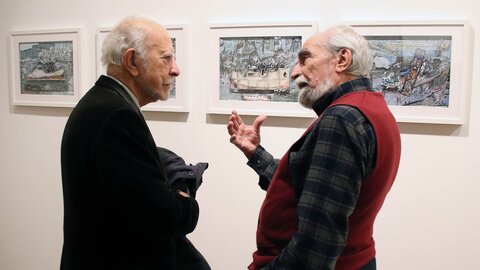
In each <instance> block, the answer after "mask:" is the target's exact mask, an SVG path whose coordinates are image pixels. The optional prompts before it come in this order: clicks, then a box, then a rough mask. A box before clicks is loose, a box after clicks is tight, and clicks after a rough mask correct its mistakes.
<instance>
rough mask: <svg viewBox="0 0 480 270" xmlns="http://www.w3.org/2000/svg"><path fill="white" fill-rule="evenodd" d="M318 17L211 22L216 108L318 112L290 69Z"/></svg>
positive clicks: (212, 93)
mask: <svg viewBox="0 0 480 270" xmlns="http://www.w3.org/2000/svg"><path fill="white" fill-rule="evenodd" d="M316 31H317V25H316V23H314V22H303V23H302V22H299V23H288V24H287V23H284V24H282V23H278V24H263V25H250V24H244V25H220V24H212V25H210V41H211V43H210V48H211V50H210V57H209V59H211V60H212V64H210V68H211V70H210V74H211V76H210V78H211V80H212V81H211V87H210V89H209V107H208V113H210V114H230V113H231V111H232V110H236V111H237V112H239V113H240V114H245V115H259V114H265V115H271V116H282V117H283V116H285V117H287V116H289V117H315V113H313V111H311V110H308V109H306V108H304V107H302V106H301V105H300V104H299V103H298V101H297V100H298V93H299V91H298V89H297V87H296V85H295V82H294V81H291V80H290V74H291V71H292V69H293V67H294V66H295V63H296V61H297V56H298V52H299V51H300V49H301V48H302V44H303V43H304V42H305V40H306V39H307V38H309V37H310V36H312V35H313V34H315V33H316Z"/></svg>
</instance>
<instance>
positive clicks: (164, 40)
mask: <svg viewBox="0 0 480 270" xmlns="http://www.w3.org/2000/svg"><path fill="white" fill-rule="evenodd" d="M147 39H148V41H147V46H148V47H149V48H153V49H158V50H159V51H161V52H165V51H173V45H172V40H171V39H170V36H169V35H168V32H167V30H165V29H164V28H163V27H161V26H156V27H152V29H151V30H150V31H149V38H147Z"/></svg>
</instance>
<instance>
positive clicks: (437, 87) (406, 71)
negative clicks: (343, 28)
mask: <svg viewBox="0 0 480 270" xmlns="http://www.w3.org/2000/svg"><path fill="white" fill-rule="evenodd" d="M351 26H352V27H354V29H355V30H357V31H358V32H359V33H360V34H362V35H363V36H364V37H365V38H366V39H367V41H368V43H369V45H370V52H371V54H372V57H373V67H372V72H371V77H372V84H373V87H374V89H375V90H376V91H378V92H382V93H383V94H384V96H385V100H386V102H387V103H388V105H389V107H390V109H391V110H392V112H393V114H394V115H395V117H396V119H397V121H398V122H411V123H432V124H463V123H464V121H465V113H466V109H467V107H468V106H467V98H468V95H469V93H470V89H469V87H470V86H469V84H468V79H469V78H468V77H469V76H468V74H469V73H470V72H471V71H470V69H471V68H470V67H469V64H468V63H469V62H470V59H469V58H470V57H471V55H470V53H471V48H470V46H471V42H470V35H469V26H468V25H467V24H466V23H465V22H436V23H425V22H422V23H414V22H412V23H405V22H403V23H398V22H397V23H395V22H389V23H353V24H351Z"/></svg>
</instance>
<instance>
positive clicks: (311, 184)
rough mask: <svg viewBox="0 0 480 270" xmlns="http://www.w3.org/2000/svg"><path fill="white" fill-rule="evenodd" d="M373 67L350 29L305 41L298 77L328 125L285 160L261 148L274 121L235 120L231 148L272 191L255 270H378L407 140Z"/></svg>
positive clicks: (321, 124) (308, 102)
mask: <svg viewBox="0 0 480 270" xmlns="http://www.w3.org/2000/svg"><path fill="white" fill-rule="evenodd" d="M371 63H372V60H371V56H370V53H369V46H368V43H367V41H366V40H365V39H364V38H363V37H362V36H360V35H359V34H357V33H356V32H355V31H354V30H353V29H352V28H351V27H348V26H342V25H340V26H335V27H332V28H330V29H328V30H326V31H325V32H322V33H319V34H317V35H315V36H313V37H311V38H310V39H308V40H307V41H306V42H305V44H304V45H303V47H302V49H301V51H300V52H299V54H298V62H297V64H296V66H295V67H294V69H293V71H292V74H291V78H292V80H295V81H296V84H297V86H298V88H299V89H300V95H299V102H300V103H301V104H302V105H303V106H305V107H307V108H310V109H313V110H314V111H315V113H316V114H317V115H318V118H317V119H316V120H315V121H314V122H313V123H312V124H311V126H310V127H309V128H308V129H307V130H306V131H305V133H304V134H303V136H301V137H300V138H299V139H298V140H297V141H296V142H295V143H294V144H293V145H292V146H291V147H290V148H289V149H288V150H287V152H286V153H285V155H284V156H283V158H281V159H280V160H277V159H274V158H273V157H272V155H271V154H269V153H268V152H267V151H266V150H265V149H264V148H263V147H262V146H261V145H260V126H261V125H262V123H263V122H264V121H265V119H266V117H265V116H259V117H257V118H256V119H255V121H254V123H253V124H252V125H251V126H247V125H245V124H244V123H243V121H242V119H241V118H240V116H239V115H238V114H237V113H236V112H233V113H232V115H231V116H230V120H229V123H228V125H227V129H228V133H229V134H230V142H231V143H232V144H234V145H235V146H237V147H238V148H239V149H240V150H241V151H242V152H243V153H244V154H245V156H246V157H247V158H248V163H247V164H248V165H249V166H250V167H252V168H253V169H254V170H255V171H256V172H257V173H258V175H259V177H260V180H259V185H260V187H261V188H262V189H264V190H267V193H266V197H265V200H264V202H263V205H262V208H261V210H260V214H259V221H258V227H257V250H256V251H255V252H254V253H253V262H252V263H251V264H250V265H249V267H248V268H249V269H250V270H254V269H255V270H256V269H295V270H299V269H312V270H313V269H338V270H354V269H355V270H357V269H362V270H367V269H368V270H372V269H376V260H375V242H374V240H373V224H374V221H375V217H376V215H377V213H378V212H379V211H380V208H381V206H382V204H383V202H384V200H385V197H386V195H387V193H388V192H389V190H390V188H391V186H392V184H393V181H394V179H395V176H396V173H397V170H398V166H399V160H400V132H399V129H398V126H397V124H396V122H395V119H394V117H393V115H392V114H391V112H390V111H389V109H388V107H387V104H386V103H385V100H384V98H383V96H382V94H381V93H377V92H374V91H372V89H371V84H370V80H369V79H368V77H369V73H370V70H371V66H372V64H371Z"/></svg>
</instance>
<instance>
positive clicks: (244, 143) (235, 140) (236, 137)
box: [227, 111, 267, 159]
mask: <svg viewBox="0 0 480 270" xmlns="http://www.w3.org/2000/svg"><path fill="white" fill-rule="evenodd" d="M265 119H267V117H266V116H265V115H260V116H257V118H255V121H254V122H253V124H252V125H251V126H246V125H245V124H244V123H243V121H242V118H240V116H239V115H238V113H237V112H236V111H233V112H232V114H231V115H230V119H229V121H228V125H227V130H228V134H230V142H231V143H232V144H233V145H235V146H236V147H238V149H240V150H241V151H242V152H243V153H244V154H245V156H246V157H247V158H248V159H250V157H251V156H252V154H253V152H255V149H256V148H257V146H258V145H259V144H260V126H261V125H262V124H263V122H264V121H265Z"/></svg>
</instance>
